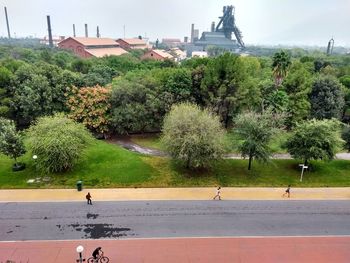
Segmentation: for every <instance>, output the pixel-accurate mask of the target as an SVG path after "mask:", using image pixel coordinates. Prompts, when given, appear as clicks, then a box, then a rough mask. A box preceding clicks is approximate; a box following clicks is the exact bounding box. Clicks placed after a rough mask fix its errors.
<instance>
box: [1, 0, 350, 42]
mask: <svg viewBox="0 0 350 263" xmlns="http://www.w3.org/2000/svg"><path fill="white" fill-rule="evenodd" d="M1 3H2V4H3V5H4V6H7V10H8V14H9V19H10V27H11V32H12V35H13V36H14V35H16V36H17V37H18V36H36V37H43V36H44V35H47V24H46V15H50V16H51V24H52V29H53V35H64V36H71V35H72V34H73V33H72V24H73V23H74V24H75V25H76V31H77V35H78V36H83V35H84V23H87V24H88V25H89V36H95V35H96V26H97V25H99V26H100V32H101V35H102V36H103V37H113V38H118V37H123V35H124V30H123V26H124V25H125V33H126V37H136V36H138V35H142V36H145V35H146V36H147V37H149V38H150V39H151V40H155V39H157V38H159V40H161V39H162V38H180V39H183V37H184V36H190V28H191V23H194V24H195V28H197V29H199V31H200V34H201V32H203V31H206V30H209V29H210V24H211V22H212V21H215V22H216V23H217V22H218V17H219V16H220V15H221V14H222V7H223V6H224V5H234V6H235V8H236V11H235V16H236V24H237V26H238V27H239V29H240V30H241V31H242V33H243V40H244V42H245V43H246V44H274V45H277V44H297V45H322V46H325V45H327V42H328V40H329V39H330V38H332V37H334V39H335V45H346V46H350V0H232V1H230V0H171V1H170V0H146V1H145V0H3V1H1ZM1 8H2V10H1V9H0V34H1V35H2V36H7V31H6V24H5V15H4V12H3V7H1Z"/></svg>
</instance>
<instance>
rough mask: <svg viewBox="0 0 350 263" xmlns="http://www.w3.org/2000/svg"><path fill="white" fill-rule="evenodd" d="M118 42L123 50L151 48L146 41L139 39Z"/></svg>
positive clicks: (125, 39) (120, 39)
mask: <svg viewBox="0 0 350 263" xmlns="http://www.w3.org/2000/svg"><path fill="white" fill-rule="evenodd" d="M117 42H118V43H119V45H120V46H121V47H122V48H124V49H126V50H130V49H149V48H150V46H149V45H148V44H147V42H146V41H145V40H143V39H139V38H123V39H122V38H119V39H118V40H117Z"/></svg>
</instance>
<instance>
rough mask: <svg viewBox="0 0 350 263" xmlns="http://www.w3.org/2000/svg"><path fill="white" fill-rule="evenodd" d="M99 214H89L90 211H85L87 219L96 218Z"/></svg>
mask: <svg viewBox="0 0 350 263" xmlns="http://www.w3.org/2000/svg"><path fill="white" fill-rule="evenodd" d="M98 216H99V214H91V213H87V214H86V218H87V219H91V218H92V219H96V218H97V217H98Z"/></svg>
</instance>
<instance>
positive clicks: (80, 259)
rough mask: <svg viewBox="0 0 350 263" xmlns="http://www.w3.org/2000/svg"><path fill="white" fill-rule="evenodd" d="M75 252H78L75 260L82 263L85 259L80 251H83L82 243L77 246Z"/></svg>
mask: <svg viewBox="0 0 350 263" xmlns="http://www.w3.org/2000/svg"><path fill="white" fill-rule="evenodd" d="M76 250H77V253H79V259H77V262H79V263H82V262H84V261H85V258H83V255H82V252H83V251H84V247H83V246H82V245H80V246H77V249H76Z"/></svg>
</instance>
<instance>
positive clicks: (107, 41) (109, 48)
mask: <svg viewBox="0 0 350 263" xmlns="http://www.w3.org/2000/svg"><path fill="white" fill-rule="evenodd" d="M58 47H59V48H62V49H69V50H72V51H73V52H74V53H75V54H76V55H77V56H79V57H81V58H89V57H98V58H100V57H104V56H112V55H114V56H120V55H123V54H127V53H128V52H127V51H125V50H124V49H123V48H121V47H120V46H119V44H118V43H117V42H116V41H115V40H113V39H111V38H94V37H69V38H66V39H65V40H63V41H61V42H59V43H58Z"/></svg>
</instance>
